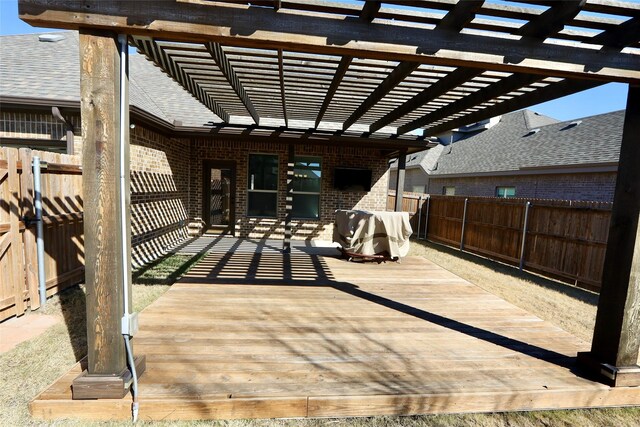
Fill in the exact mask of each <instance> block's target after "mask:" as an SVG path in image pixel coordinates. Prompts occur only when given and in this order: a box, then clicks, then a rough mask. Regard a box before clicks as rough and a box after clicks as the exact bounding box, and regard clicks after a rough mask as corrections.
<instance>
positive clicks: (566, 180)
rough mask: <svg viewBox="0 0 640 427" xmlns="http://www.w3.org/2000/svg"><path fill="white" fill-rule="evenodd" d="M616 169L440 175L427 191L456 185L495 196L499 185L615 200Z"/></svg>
mask: <svg viewBox="0 0 640 427" xmlns="http://www.w3.org/2000/svg"><path fill="white" fill-rule="evenodd" d="M615 185H616V173H615V172H607V173H591V174H586V173H579V174H550V175H524V176H502V177H500V176H493V177H472V178H437V177H432V178H430V179H429V182H428V192H429V193H432V194H442V187H444V186H454V187H455V188H456V190H455V191H456V196H486V197H494V196H495V191H496V187H498V186H507V187H515V188H516V197H522V198H536V199H561V200H585V201H596V202H612V201H613V192H614V189H615Z"/></svg>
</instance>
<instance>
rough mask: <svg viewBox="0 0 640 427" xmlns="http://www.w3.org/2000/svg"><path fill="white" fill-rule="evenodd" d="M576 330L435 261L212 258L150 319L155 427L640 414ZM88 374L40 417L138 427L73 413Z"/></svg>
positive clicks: (148, 410)
mask: <svg viewBox="0 0 640 427" xmlns="http://www.w3.org/2000/svg"><path fill="white" fill-rule="evenodd" d="M586 349H587V347H586V345H585V343H583V342H580V341H579V340H577V339H576V338H574V337H572V336H571V335H569V334H567V333H565V332H563V331H562V330H560V329H558V328H556V327H554V326H552V325H550V324H549V323H547V322H544V321H542V320H540V319H538V318H536V317H535V316H532V315H531V314H529V313H527V312H525V311H523V310H521V309H519V308H517V307H515V306H513V305H511V304H509V303H507V302H505V301H503V300H502V299H500V298H498V297H496V296H494V295H491V294H489V293H487V292H485V291H483V290H481V289H480V288H478V287H476V286H474V285H472V284H470V283H469V282H467V281H465V280H462V279H460V278H459V277H457V276H456V275H454V274H453V273H451V272H448V271H446V270H444V269H442V268H440V267H438V266H437V265H435V264H433V263H431V262H429V261H426V260H424V259H422V258H406V259H405V260H403V262H402V263H401V264H397V263H386V264H380V265H378V264H357V263H348V262H346V261H344V260H340V259H336V258H331V257H322V256H317V255H310V254H305V253H299V252H296V253H294V254H293V255H289V256H287V255H282V254H279V253H242V252H238V253H231V252H227V253H211V254H209V255H208V256H207V257H206V258H205V259H204V260H203V261H202V262H201V263H200V264H199V265H197V266H196V267H194V268H193V269H192V270H191V272H190V273H189V275H188V276H187V277H185V278H184V279H183V280H181V281H180V282H179V283H177V284H175V285H174V286H173V287H172V288H171V289H170V290H169V291H168V292H167V293H166V294H165V295H163V296H162V297H161V298H160V299H158V300H157V301H156V302H155V303H153V304H152V305H151V306H149V307H148V308H147V309H146V310H144V312H143V313H142V314H141V317H140V332H139V334H138V335H137V336H136V338H135V350H136V353H137V354H144V355H146V357H147V371H146V372H145V374H144V375H143V377H142V378H141V380H140V402H141V403H140V419H143V420H160V419H167V420H168V419H214V418H271V417H329V416H336V417H343V416H365V415H382V414H423V413H460V412H485V411H517V410H531V409H547V408H583V407H601V406H620V405H633V404H635V405H638V404H640V388H616V389H613V388H609V387H607V386H604V385H602V384H599V383H596V382H592V381H589V380H588V379H585V378H583V377H581V376H580V375H577V374H576V372H575V370H574V361H575V355H576V352H577V351H579V350H586ZM80 369H81V368H80V366H79V365H78V366H76V367H75V368H74V369H73V370H72V371H71V372H69V373H68V374H66V375H64V376H63V377H62V378H60V379H59V380H58V381H56V383H54V384H53V385H52V386H51V387H50V388H49V389H47V390H46V391H44V392H43V393H42V394H41V395H40V396H39V397H38V398H37V399H36V400H35V401H34V402H32V404H31V411H32V413H33V415H34V417H36V418H44V419H54V418H67V417H70V418H85V419H127V418H129V417H130V402H131V399H130V397H127V398H125V399H123V400H117V401H116V400H102V401H72V400H71V391H70V384H71V381H72V380H73V378H74V377H75V376H76V375H77V374H78V373H79V372H80Z"/></svg>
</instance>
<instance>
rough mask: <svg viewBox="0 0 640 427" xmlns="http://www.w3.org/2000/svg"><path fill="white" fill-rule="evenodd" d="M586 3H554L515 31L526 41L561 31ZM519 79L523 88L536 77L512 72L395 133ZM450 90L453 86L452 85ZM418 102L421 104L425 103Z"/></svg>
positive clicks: (475, 102)
mask: <svg viewBox="0 0 640 427" xmlns="http://www.w3.org/2000/svg"><path fill="white" fill-rule="evenodd" d="M585 2H586V0H580V1H573V2H554V3H553V4H552V6H551V7H550V8H549V9H547V10H546V11H544V12H543V13H542V14H541V15H539V16H537V17H536V18H535V19H532V20H531V21H529V22H527V23H526V24H525V25H523V26H522V27H521V28H520V30H519V31H518V32H519V33H520V34H521V35H522V36H523V40H524V39H525V38H526V39H527V40H528V41H532V40H544V39H545V38H547V37H550V36H552V35H554V34H556V33H557V32H559V31H560V30H562V29H563V28H564V25H565V23H566V22H568V21H569V20H571V19H573V18H574V17H575V16H576V15H577V14H578V12H580V10H581V9H582V7H583V6H584V3H585ZM460 73H461V74H463V75H464V74H465V71H460ZM467 73H468V74H469V75H470V76H472V77H471V78H473V77H475V76H474V75H473V73H472V72H471V71H469V72H467ZM479 74H480V73H477V74H476V75H479ZM538 80H539V78H538ZM519 81H522V82H524V84H522V85H521V86H520V87H522V86H525V85H527V84H530V83H533V82H534V81H535V79H532V78H531V77H530V76H529V75H527V74H514V75H512V76H511V77H509V78H507V79H503V80H501V81H499V82H497V83H496V84H494V85H491V86H489V87H488V88H485V89H482V90H479V91H477V92H474V93H473V94H471V95H467V96H466V97H464V98H462V99H461V100H459V101H456V102H454V103H452V104H449V105H447V106H446V107H443V108H441V109H439V110H436V111H434V112H432V113H428V114H426V115H424V116H422V117H420V118H418V119H415V120H414V121H412V122H410V123H407V124H405V125H403V126H400V128H398V133H405V132H409V131H412V130H414V129H416V128H418V127H421V126H424V125H426V124H429V123H433V122H435V121H438V120H440V119H443V118H445V117H447V116H449V115H452V114H455V113H456V112H460V111H464V110H466V109H467V108H471V107H472V106H473V105H478V104H481V103H483V102H486V101H489V100H490V99H492V98H495V97H497V96H500V95H503V94H505V93H509V92H511V91H513V90H516V89H518V87H516V86H515V85H516V84H518V82H519ZM451 89H453V87H451ZM444 93H445V92H442V93H440V94H439V95H442V94H444ZM422 99H423V100H426V102H429V101H430V100H428V99H426V98H425V97H424V96H423V97H422ZM472 103H473V104H472ZM421 105H424V103H423V104H421ZM421 105H420V106H421ZM407 113H408V111H407Z"/></svg>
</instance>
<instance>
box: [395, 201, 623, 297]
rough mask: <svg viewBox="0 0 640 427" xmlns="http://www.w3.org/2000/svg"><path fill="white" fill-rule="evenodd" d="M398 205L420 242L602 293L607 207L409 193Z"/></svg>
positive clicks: (607, 227) (594, 204) (607, 204)
mask: <svg viewBox="0 0 640 427" xmlns="http://www.w3.org/2000/svg"><path fill="white" fill-rule="evenodd" d="M394 205H395V194H394V193H390V194H389V197H388V200H387V208H388V209H392V208H393V206H394ZM402 206H403V210H404V211H406V212H409V213H410V214H411V217H412V218H411V222H412V226H413V229H414V236H416V237H418V238H426V239H428V240H431V241H433V242H437V243H443V244H446V245H450V246H454V247H456V248H459V249H461V250H465V251H469V252H474V253H477V254H480V255H484V256H486V257H488V258H491V259H495V260H499V261H503V262H506V263H510V264H514V265H519V266H520V267H521V268H524V269H527V270H531V271H535V272H539V273H543V274H545V275H548V276H551V277H554V278H557V279H560V280H563V281H568V282H570V283H572V284H574V285H576V286H579V287H582V288H585V289H589V290H593V291H599V290H600V284H601V277H602V268H603V265H604V255H605V251H606V247H607V238H608V234H609V220H610V215H611V203H603V202H574V201H564V200H539V199H531V200H527V199H514V198H508V199H498V198H484V197H462V196H437V195H431V196H429V195H426V194H425V195H414V194H410V195H405V196H404V197H403V203H402ZM418 231H419V232H420V234H419V235H418Z"/></svg>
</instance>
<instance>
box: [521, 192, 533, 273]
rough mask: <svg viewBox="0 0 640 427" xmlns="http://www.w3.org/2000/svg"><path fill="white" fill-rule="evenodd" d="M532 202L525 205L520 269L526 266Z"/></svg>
mask: <svg viewBox="0 0 640 427" xmlns="http://www.w3.org/2000/svg"><path fill="white" fill-rule="evenodd" d="M530 207H531V202H527V203H525V205H524V224H523V225H522V246H521V247H520V271H522V269H523V268H524V248H525V244H526V242H527V227H528V225H529V208H530Z"/></svg>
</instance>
